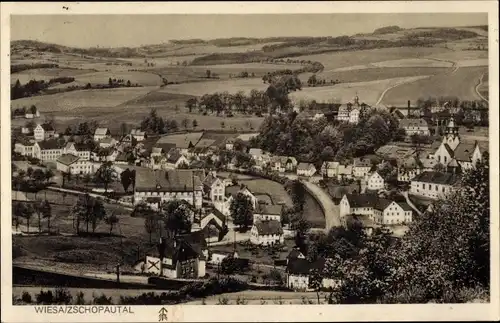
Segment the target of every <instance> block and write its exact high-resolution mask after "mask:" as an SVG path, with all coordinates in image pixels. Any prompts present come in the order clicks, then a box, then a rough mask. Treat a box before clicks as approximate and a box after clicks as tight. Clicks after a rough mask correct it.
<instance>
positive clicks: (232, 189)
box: [226, 185, 251, 197]
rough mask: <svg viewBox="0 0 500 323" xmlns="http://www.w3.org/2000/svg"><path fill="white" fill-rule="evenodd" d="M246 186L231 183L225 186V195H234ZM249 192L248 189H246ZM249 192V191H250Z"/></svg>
mask: <svg viewBox="0 0 500 323" xmlns="http://www.w3.org/2000/svg"><path fill="white" fill-rule="evenodd" d="M245 189H247V190H248V188H246V187H245V186H244V185H232V186H228V187H226V196H229V195H231V196H232V197H236V195H238V193H240V192H241V191H242V190H245ZM248 191H249V192H250V190H248ZM250 193H251V192H250Z"/></svg>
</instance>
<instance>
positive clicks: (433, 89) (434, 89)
mask: <svg viewBox="0 0 500 323" xmlns="http://www.w3.org/2000/svg"><path fill="white" fill-rule="evenodd" d="M486 71H487V67H464V68H459V69H458V70H457V71H456V72H455V73H451V74H441V75H436V76H433V77H430V78H428V79H423V80H419V81H416V82H413V83H408V84H403V85H400V86H398V87H396V88H394V89H391V90H389V91H388V92H387V94H386V95H385V96H384V99H383V100H382V103H384V104H385V105H404V104H405V102H407V101H408V100H412V101H415V100H417V99H419V98H427V97H439V96H456V97H458V98H459V99H461V100H480V99H481V98H480V97H479V96H478V94H477V93H476V91H475V87H476V85H477V84H478V81H479V77H481V75H482V74H483V73H484V72H486Z"/></svg>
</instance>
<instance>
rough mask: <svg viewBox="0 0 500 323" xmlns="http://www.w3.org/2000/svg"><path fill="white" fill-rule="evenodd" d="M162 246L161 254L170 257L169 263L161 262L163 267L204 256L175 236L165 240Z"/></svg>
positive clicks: (170, 267) (171, 267)
mask: <svg viewBox="0 0 500 323" xmlns="http://www.w3.org/2000/svg"><path fill="white" fill-rule="evenodd" d="M158 248H161V246H158ZM163 248H164V249H163V255H164V256H165V257H166V258H170V259H172V264H171V265H169V264H166V263H164V264H163V267H166V268H169V269H173V268H175V267H176V265H177V262H178V261H186V260H189V259H197V258H202V259H204V258H205V257H204V255H203V253H202V252H199V250H197V249H198V248H196V247H195V246H194V245H192V244H191V243H189V242H188V241H186V240H184V239H182V238H177V237H176V239H175V241H174V239H172V240H168V241H166V242H165V245H164V246H163Z"/></svg>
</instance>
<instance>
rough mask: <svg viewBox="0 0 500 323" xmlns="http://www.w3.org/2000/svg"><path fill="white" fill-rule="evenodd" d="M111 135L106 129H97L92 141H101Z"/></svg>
mask: <svg viewBox="0 0 500 323" xmlns="http://www.w3.org/2000/svg"><path fill="white" fill-rule="evenodd" d="M110 135H111V133H110V132H109V129H108V128H97V129H96V130H95V131H94V141H101V140H103V139H104V138H107V137H109V136H110Z"/></svg>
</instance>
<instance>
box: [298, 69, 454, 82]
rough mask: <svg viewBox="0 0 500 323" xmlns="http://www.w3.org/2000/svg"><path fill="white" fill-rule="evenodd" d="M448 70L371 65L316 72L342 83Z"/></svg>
mask: <svg viewBox="0 0 500 323" xmlns="http://www.w3.org/2000/svg"><path fill="white" fill-rule="evenodd" d="M447 71H449V68H445V67H371V68H360V69H353V70H340V71H329V72H322V73H318V74H317V76H318V78H320V79H326V80H327V82H328V81H330V80H339V81H340V82H344V83H355V82H370V81H377V80H387V79H391V78H399V77H413V76H424V75H436V74H441V73H445V72H447ZM310 76H311V74H310V73H304V74H301V75H300V79H301V81H302V82H304V83H307V80H308V78H309V77H310Z"/></svg>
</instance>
